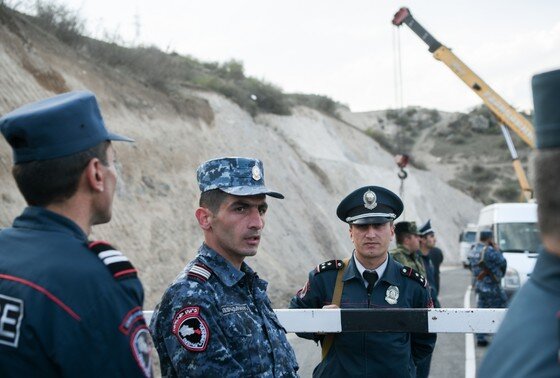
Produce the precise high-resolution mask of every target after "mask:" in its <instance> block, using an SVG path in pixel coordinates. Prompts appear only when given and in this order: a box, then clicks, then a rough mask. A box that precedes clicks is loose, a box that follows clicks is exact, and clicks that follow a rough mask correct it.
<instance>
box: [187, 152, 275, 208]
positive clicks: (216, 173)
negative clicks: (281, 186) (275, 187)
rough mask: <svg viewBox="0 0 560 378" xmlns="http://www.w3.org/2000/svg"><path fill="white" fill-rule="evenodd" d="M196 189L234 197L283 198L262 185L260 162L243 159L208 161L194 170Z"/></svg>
mask: <svg viewBox="0 0 560 378" xmlns="http://www.w3.org/2000/svg"><path fill="white" fill-rule="evenodd" d="M196 178H197V180H198V187H199V188H200V191H201V192H203V193H204V192H207V191H209V190H213V189H220V190H222V191H224V192H226V193H228V194H232V195H235V196H254V195H258V194H267V195H269V196H271V197H275V198H284V196H283V195H282V194H280V193H278V192H275V191H272V190H270V189H268V188H267V187H266V186H265V184H264V168H263V163H262V161H260V160H258V159H251V158H243V157H223V158H218V159H212V160H208V161H206V162H204V163H202V164H201V165H200V166H199V167H198V169H197V170H196Z"/></svg>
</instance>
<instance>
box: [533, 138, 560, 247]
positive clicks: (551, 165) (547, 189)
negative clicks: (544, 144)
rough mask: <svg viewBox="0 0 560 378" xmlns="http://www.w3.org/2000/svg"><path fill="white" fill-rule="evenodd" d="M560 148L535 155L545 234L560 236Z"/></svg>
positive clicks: (540, 151)
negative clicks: (559, 187) (559, 168)
mask: <svg viewBox="0 0 560 378" xmlns="http://www.w3.org/2000/svg"><path fill="white" fill-rule="evenodd" d="M559 163H560V148H555V149H547V150H539V151H537V154H536V156H535V160H534V167H535V197H536V198H537V202H538V204H539V205H538V210H537V213H538V217H539V227H540V230H541V232H542V233H543V234H547V235H553V236H557V237H558V236H560V216H558V214H559V213H560V190H558V186H559V185H560V171H559V170H558V164H559Z"/></svg>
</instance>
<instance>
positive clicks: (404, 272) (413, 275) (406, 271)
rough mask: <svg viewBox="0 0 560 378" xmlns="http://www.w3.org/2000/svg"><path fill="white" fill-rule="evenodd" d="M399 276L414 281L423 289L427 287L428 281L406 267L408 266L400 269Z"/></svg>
mask: <svg viewBox="0 0 560 378" xmlns="http://www.w3.org/2000/svg"><path fill="white" fill-rule="evenodd" d="M401 274H402V275H403V276H405V277H408V278H411V279H413V280H414V281H416V282H418V283H419V284H420V285H422V286H423V287H426V286H428V281H426V279H425V278H424V276H423V275H421V274H420V273H418V272H417V271H415V270H414V269H412V268H410V267H408V266H403V267H402V268H401Z"/></svg>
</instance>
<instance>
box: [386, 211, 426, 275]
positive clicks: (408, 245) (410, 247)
mask: <svg viewBox="0 0 560 378" xmlns="http://www.w3.org/2000/svg"><path fill="white" fill-rule="evenodd" d="M395 237H396V239H397V247H396V248H394V249H392V250H391V252H390V253H391V256H392V257H393V258H394V259H395V260H397V261H398V262H400V263H401V264H403V265H404V266H408V267H411V268H412V269H414V270H416V271H417V272H419V273H420V274H422V276H423V277H426V267H425V266H424V262H423V261H422V258H421V257H420V252H419V248H420V234H419V233H418V229H417V228H416V222H406V221H404V222H397V223H396V224H395Z"/></svg>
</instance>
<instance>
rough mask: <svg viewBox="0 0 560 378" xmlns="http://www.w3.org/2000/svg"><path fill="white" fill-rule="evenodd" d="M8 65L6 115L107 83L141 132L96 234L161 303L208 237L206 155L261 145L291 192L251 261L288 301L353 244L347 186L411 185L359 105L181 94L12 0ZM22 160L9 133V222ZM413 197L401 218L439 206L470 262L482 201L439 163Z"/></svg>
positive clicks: (2, 176)
mask: <svg viewBox="0 0 560 378" xmlns="http://www.w3.org/2000/svg"><path fill="white" fill-rule="evenodd" d="M0 10H1V9H0ZM0 66H1V67H2V70H0V114H4V113H6V112H8V111H10V110H12V109H13V108H16V107H18V106H20V105H22V104H24V103H27V102H30V101H33V100H37V99H40V98H44V97H48V96H52V95H54V94H56V93H60V92H64V91H68V90H76V89H85V88H87V89H89V90H92V91H93V92H95V93H96V94H97V95H98V98H99V100H100V105H101V108H102V112H103V114H104V117H105V121H106V123H107V125H108V126H109V128H110V129H112V130H114V131H116V132H119V133H122V134H125V135H129V136H131V137H133V138H135V139H136V143H135V144H133V145H128V144H127V145H124V144H123V145H118V146H117V152H118V157H119V160H120V163H121V165H122V167H121V168H122V169H121V174H120V185H119V187H118V191H117V195H116V199H115V209H114V212H113V213H114V218H113V220H112V222H111V223H110V225H103V226H99V227H96V228H94V231H93V235H92V237H93V238H102V239H105V240H108V241H112V242H113V243H114V244H116V245H117V246H118V247H119V248H120V249H121V250H122V251H124V252H125V253H126V254H127V255H128V256H129V257H130V258H131V260H132V261H134V263H135V265H136V266H137V267H138V268H139V270H140V272H141V273H140V274H141V278H142V280H143V282H144V285H145V289H146V294H147V297H146V299H147V302H146V309H150V308H152V307H153V306H154V305H155V304H156V303H157V301H158V299H159V297H160V296H161V294H162V292H163V290H164V289H165V287H166V285H167V284H168V283H169V282H170V281H171V280H172V279H173V278H174V277H175V275H176V274H177V273H178V272H179V270H180V269H182V267H183V266H184V264H185V263H186V262H187V261H188V260H189V259H191V258H192V257H193V256H194V254H195V251H196V248H197V247H198V246H199V245H200V243H201V241H202V237H201V232H200V230H199V228H198V225H197V224H196V221H195V218H194V215H193V214H194V210H195V208H196V206H197V201H198V188H197V184H196V177H195V169H196V167H197V166H198V165H199V164H200V163H201V162H202V161H204V160H206V159H209V158H213V157H217V156H226V155H227V156H235V155H241V156H254V157H258V158H260V159H262V160H263V161H264V166H265V171H266V178H267V183H268V185H269V186H270V187H272V188H275V189H277V190H278V191H280V192H282V193H284V194H285V196H286V199H285V200H276V199H270V200H269V204H270V211H269V213H268V214H267V225H266V229H265V232H264V234H265V236H264V239H263V241H262V244H261V248H260V250H259V253H258V255H257V256H256V257H254V258H251V259H249V260H248V262H249V264H251V265H252V266H253V267H254V268H255V270H256V271H257V272H259V274H260V276H261V277H263V278H265V279H266V280H268V281H269V282H270V286H269V287H270V293H271V297H272V299H273V302H274V305H275V306H276V307H284V306H286V304H287V300H288V299H289V297H290V296H291V295H293V294H294V293H295V292H296V291H297V290H298V289H299V287H300V286H301V285H302V284H303V283H304V281H305V279H306V275H307V272H308V271H309V270H310V269H311V268H312V267H313V266H315V265H316V264H318V263H319V262H322V261H324V260H328V259H332V258H335V257H338V258H342V257H345V256H347V255H348V254H349V253H350V252H351V250H352V247H351V243H350V239H349V236H348V230H347V226H346V225H345V224H343V223H342V222H340V221H339V220H338V219H337V218H336V215H335V209H336V206H337V205H338V203H339V201H340V200H341V199H342V198H343V197H344V196H345V195H346V194H347V193H349V192H350V191H352V190H354V189H355V188H357V187H359V186H362V185H367V184H375V185H381V186H386V187H388V188H390V189H392V190H394V191H396V192H398V191H399V185H400V180H399V179H398V177H397V169H396V166H395V163H394V161H393V156H392V154H391V153H388V152H387V151H386V150H385V149H384V148H382V146H381V145H380V143H378V142H377V141H376V140H374V139H373V138H371V137H370V136H368V135H367V132H366V131H367V127H366V128H365V129H364V125H365V123H364V124H362V123H360V122H361V121H360V122H358V121H353V120H352V119H350V118H347V117H346V116H344V117H343V119H345V120H346V121H343V120H340V119H336V118H333V117H330V116H328V115H325V114H324V113H322V112H319V111H317V110H314V109H311V108H308V107H303V106H296V107H293V108H292V109H291V115H275V114H271V113H263V112H259V113H255V114H251V113H250V112H248V111H247V110H245V109H244V108H242V107H240V106H239V105H238V104H237V103H234V102H233V101H231V100H230V99H228V98H226V97H224V96H223V95H222V94H218V93H216V92H212V91H207V90H202V89H194V88H193V87H192V86H181V85H178V86H177V87H176V88H175V90H174V91H173V93H172V94H171V93H170V92H166V91H165V90H163V89H162V88H157V87H154V86H152V85H147V84H146V82H143V81H142V80H139V79H138V78H137V77H136V76H135V75H132V74H130V73H129V72H126V71H123V70H120V69H115V68H111V67H110V66H107V65H104V66H102V65H99V64H97V63H95V62H93V61H92V59H91V58H90V56H89V55H88V54H86V53H84V51H82V50H80V49H76V48H71V47H69V45H68V44H66V43H63V42H61V41H60V39H59V38H57V37H55V36H54V35H52V34H50V33H48V32H45V30H44V29H41V28H40V27H39V26H38V25H36V24H35V23H33V22H31V21H30V20H29V19H28V18H24V17H20V16H17V15H14V14H13V13H7V12H5V11H1V12H0ZM347 116H348V117H350V115H349V114H348V115H347ZM359 117H362V118H363V117H364V116H363V115H357V118H359ZM365 126H367V125H365ZM11 164H12V158H11V151H10V148H9V146H8V145H7V144H6V143H5V141H4V140H3V139H2V140H0V197H1V198H2V206H1V207H0V227H6V226H8V225H9V224H11V221H12V219H13V218H14V217H15V216H17V215H18V214H19V213H20V212H21V210H22V208H23V207H24V206H25V204H24V202H23V200H22V198H21V196H20V195H19V193H18V191H17V188H16V187H15V184H14V183H13V180H12V178H11V174H10V169H11ZM426 167H427V168H429V164H428V163H426ZM403 199H404V203H405V207H406V212H405V214H404V216H402V217H401V220H402V219H406V220H415V221H419V222H423V221H425V220H427V219H428V218H431V219H432V224H433V226H434V227H435V229H436V230H437V232H438V239H439V245H440V247H441V248H442V249H443V250H444V253H445V259H446V261H445V262H446V263H447V264H453V263H457V262H458V250H457V249H458V248H457V235H458V234H459V230H460V228H461V227H462V226H463V225H464V224H465V223H467V222H469V221H473V220H475V219H476V216H477V213H478V210H479V209H480V207H481V203H480V202H477V201H475V200H473V199H472V198H470V197H469V196H467V195H466V194H464V193H463V192H461V191H459V190H457V189H455V188H453V187H451V186H449V185H448V184H447V183H446V182H445V181H444V180H442V179H440V178H438V176H437V175H436V174H434V172H433V171H430V170H426V169H416V168H414V167H411V168H410V169H409V177H408V178H407V180H406V182H405V184H404V192H403Z"/></svg>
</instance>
